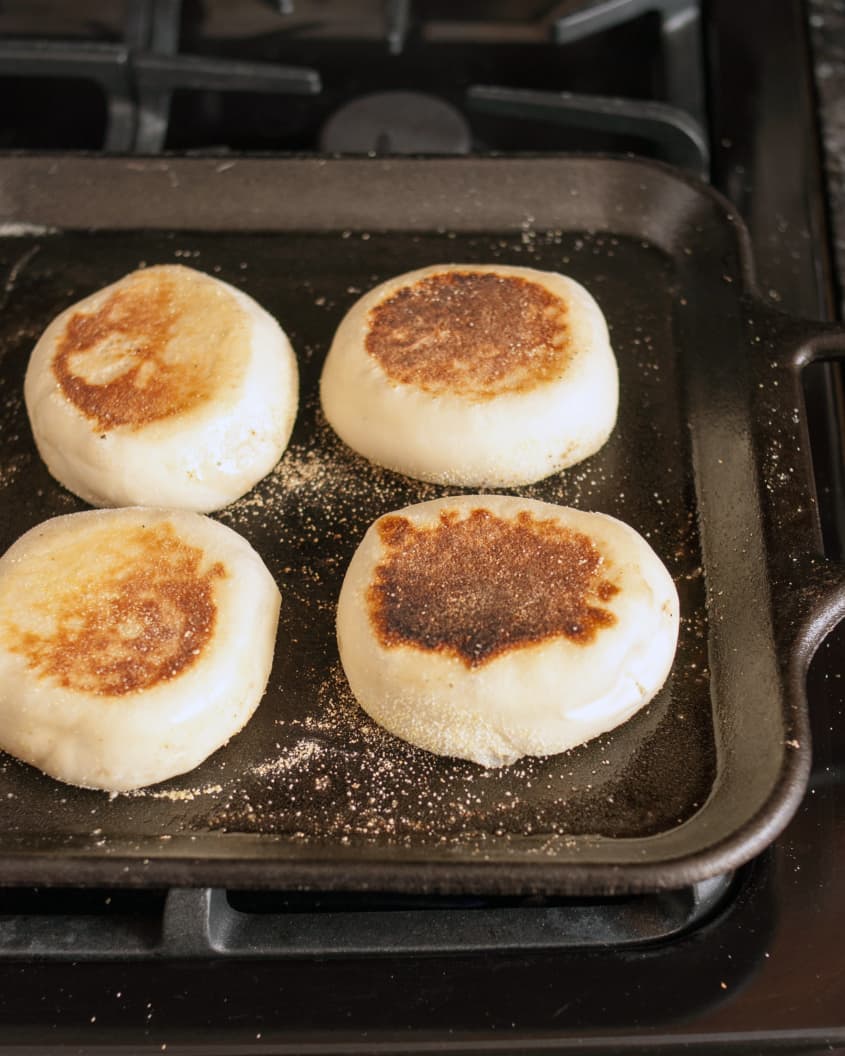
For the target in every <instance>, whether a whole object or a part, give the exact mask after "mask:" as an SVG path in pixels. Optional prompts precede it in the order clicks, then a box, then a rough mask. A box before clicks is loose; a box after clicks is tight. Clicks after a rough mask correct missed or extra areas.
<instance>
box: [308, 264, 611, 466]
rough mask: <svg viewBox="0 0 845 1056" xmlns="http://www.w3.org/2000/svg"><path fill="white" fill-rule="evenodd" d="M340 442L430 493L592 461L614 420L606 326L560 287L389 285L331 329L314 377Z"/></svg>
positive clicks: (436, 275)
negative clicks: (425, 484) (434, 487)
mask: <svg viewBox="0 0 845 1056" xmlns="http://www.w3.org/2000/svg"><path fill="white" fill-rule="evenodd" d="M320 392H321V399H322V405H323V410H324V413H325V415H326V418H327V419H328V421H329V423H330V424H331V426H332V427H333V428H334V430H335V431H336V432H337V434H338V435H339V436H340V438H341V439H342V440H343V441H344V442H345V443H346V444H348V445H349V447H351V448H353V449H354V450H355V451H357V452H358V453H359V454H361V455H363V456H365V457H366V458H368V459H370V460H371V461H372V462H375V463H376V464H378V465H381V466H386V467H387V468H388V469H392V470H395V471H396V472H399V473H404V474H406V475H407V476H410V477H415V478H417V479H420V480H425V481H430V482H433V483H439V484H449V485H463V486H470V487H512V486H518V485H521V484H530V483H532V482H534V481H537V480H540V479H542V478H544V477H547V476H549V475H550V474H552V473H556V472H557V471H558V470H561V469H564V468H565V467H566V466H570V465H573V464H574V463H575V462H579V461H580V460H581V459H584V458H586V457H587V456H588V455H591V454H593V453H594V452H595V451H597V450H598V449H599V448H600V447H601V446H602V445H603V444H604V442H605V441H606V440H607V438H608V436H609V435H610V433H611V431H612V429H613V426H614V424H615V421H616V412H617V407H618V401H619V395H618V377H617V369H616V360H615V358H614V355H613V352H612V350H611V347H610V340H609V337H608V330H607V325H606V323H605V319H604V316H603V314H602V312H601V309H600V308H599V307H598V305H597V304H596V302H595V300H594V299H593V297H592V296H591V295H590V294H589V293H588V292H587V290H585V289H584V287H583V286H581V285H580V284H579V283H577V282H575V281H574V280H573V279H570V278H567V277H566V276H564V275H558V274H555V273H552V272H547V271H537V270H535V269H532V268H519V267H512V266H507V265H501V264H497V265H481V264H449V265H437V266H434V267H429V268H423V269H421V270H419V271H412V272H409V273H408V274H406V275H400V276H398V277H397V278H394V279H390V280H389V281H388V282H385V283H382V285H380V286H377V287H376V288H375V289H373V290H371V291H370V292H369V293H367V294H366V295H365V296H364V297H362V298H361V299H360V300H358V301H357V302H356V303H355V304H354V305H353V307H352V308H351V309H350V310H349V312H348V313H347V315H346V316H345V317H344V319H343V320H342V322H341V324H340V326H339V327H338V329H337V332H336V334H335V337H334V341H333V342H332V345H331V348H330V350H329V354H328V357H327V359H326V362H325V365H324V368H323V373H322V379H321V389H320Z"/></svg>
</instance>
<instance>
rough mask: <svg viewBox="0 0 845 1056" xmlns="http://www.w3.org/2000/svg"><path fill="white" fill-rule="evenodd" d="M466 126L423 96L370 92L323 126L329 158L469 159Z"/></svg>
mask: <svg viewBox="0 0 845 1056" xmlns="http://www.w3.org/2000/svg"><path fill="white" fill-rule="evenodd" d="M471 146H472V136H471V133H470V130H469V125H468V124H467V122H466V119H465V118H464V117H463V115H462V114H461V113H460V112H459V111H458V110H457V109H456V108H455V107H454V106H452V104H451V103H447V102H446V101H445V100H444V99H440V98H438V97H437V96H435V95H427V94H424V93H423V92H374V93H373V94H372V95H362V96H359V98H357V99H353V100H352V102H351V103H347V104H346V105H345V106H342V107H341V108H340V109H339V110H336V111H335V112H334V114H332V116H331V117H330V118H329V120H328V121H327V122H326V123H325V125H324V126H323V129H322V131H321V133H320V150H321V151H325V152H327V153H329V154H370V153H373V154H468V153H469V151H470V149H471Z"/></svg>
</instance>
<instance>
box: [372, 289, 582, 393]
mask: <svg viewBox="0 0 845 1056" xmlns="http://www.w3.org/2000/svg"><path fill="white" fill-rule="evenodd" d="M568 314H569V306H568V304H567V302H566V300H565V298H564V297H562V296H559V295H558V294H555V293H553V292H552V291H551V290H549V289H548V288H547V287H546V286H544V285H543V284H542V283H540V282H538V281H534V280H532V279H529V278H525V277H523V276H516V275H509V274H500V273H498V272H496V271H495V270H485V271H473V270H471V269H460V270H459V269H456V268H451V269H449V270H445V271H443V272H440V273H436V274H433V275H431V274H430V275H427V276H425V277H422V278H418V279H417V280H416V281H413V282H410V283H408V284H407V285H405V286H403V287H401V288H400V289H398V290H395V291H394V292H392V293H390V294H389V295H388V296H387V297H386V298H385V299H384V300H383V301H381V302H380V303H379V304H377V305H376V306H375V307H373V308H372V309H371V310H370V312H369V316H368V329H367V333H366V337H365V347H366V350H367V352H368V354H369V355H370V356H371V357H372V358H373V359H374V360H376V361H377V362H378V363H379V365H380V366H381V368H382V369H383V370H384V372H385V373H386V374H387V376H388V377H389V378H390V379H391V380H393V381H395V382H399V383H402V384H407V385H415V386H417V387H419V388H421V389H423V390H424V391H426V392H429V393H432V394H442V393H452V394H455V395H461V396H465V397H470V398H472V399H477V400H484V399H492V398H493V397H495V396H501V395H505V394H508V393H517V392H525V391H528V390H530V389H532V388H535V387H536V386H538V385H541V384H544V383H546V382H548V381H550V380H552V379H554V378H557V377H559V376H560V375H561V374H562V373H563V372H564V371H565V369H566V366H567V364H568V362H569V360H570V358H571V355H572V345H571V335H570V331H569V326H568Z"/></svg>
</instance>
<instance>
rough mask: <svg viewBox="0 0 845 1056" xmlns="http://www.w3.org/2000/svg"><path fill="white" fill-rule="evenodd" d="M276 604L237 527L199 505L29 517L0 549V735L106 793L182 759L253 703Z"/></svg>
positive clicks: (46, 767)
mask: <svg viewBox="0 0 845 1056" xmlns="http://www.w3.org/2000/svg"><path fill="white" fill-rule="evenodd" d="M279 605H280V598H279V591H278V589H277V587H276V584H275V583H274V581H273V578H272V576H271V575H270V573H269V572H268V570H267V568H266V567H265V565H264V563H263V562H262V561H261V559H260V558H259V556H258V554H256V552H255V551H254V550H253V549H252V547H251V546H250V545H249V544H248V543H247V541H246V540H245V539H243V538H242V537H241V536H239V535H238V534H237V533H235V532H233V531H232V530H231V529H230V528H226V527H225V526H224V525H222V524H219V523H217V522H216V521H212V520H210V519H209V518H207V517H203V516H201V515H199V514H195V513H189V512H185V511H172V510H160V509H142V508H137V507H135V508H124V509H120V510H90V511H87V512H84V513H76V514H70V515H69V516H65V517H57V518H54V519H53V520H50V521H46V522H45V523H43V524H40V525H38V526H37V527H35V528H32V529H31V530H30V531H28V532H27V533H26V534H25V535H23V536H22V537H21V538H20V539H19V540H18V541H17V542H16V543H15V544H14V545H13V546H12V547H11V548H10V549H9V550H8V551H7V552H6V553H5V554H4V555H3V556H2V557H0V709H2V714H3V722H2V724H0V748H3V749H4V750H5V751H7V752H10V753H11V754H12V755H15V756H17V757H18V758H19V759H22V760H23V761H24V762H27V763H31V764H32V765H33V766H36V767H38V768H39V769H41V770H43V771H44V772H45V773H47V774H50V775H51V776H52V777H55V778H58V779H59V780H60V781H66V782H68V783H70V784H73V785H82V786H84V787H86V788H97V789H107V790H108V791H111V792H119V791H126V790H129V789H135V788H139V787H141V786H144V785H150V784H153V783H155V782H157V781H163V780H164V779H165V778H168V777H173V776H174V775H176V774H181V773H184V772H186V771H188V770H191V769H193V768H194V767H195V766H197V765H198V764H199V763H200V762H202V760H203V759H205V758H206V756H208V755H210V754H211V753H212V752H213V751H215V749H217V748H219V747H220V746H221V745H223V744H225V743H226V741H228V740H229V738H230V737H232V736H233V735H234V734H235V733H237V732H238V730H240V729H241V727H242V726H243V725H244V724H245V723H246V722H247V720H248V719H249V718H250V716H251V715H252V713H253V712H254V710H255V708H256V707H257V706H258V703H259V701H260V699H261V696H262V694H263V692H264V688H265V686H266V683H267V678H268V676H269V673H270V667H271V663H272V659H273V652H274V647H275V640H276V627H277V623H278V616H279Z"/></svg>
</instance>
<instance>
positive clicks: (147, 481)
mask: <svg viewBox="0 0 845 1056" xmlns="http://www.w3.org/2000/svg"><path fill="white" fill-rule="evenodd" d="M24 394H25V398H26V406H27V411H28V413H29V419H30V423H31V425H32V432H33V435H34V437H35V442H36V445H37V447H38V450H39V452H40V454H41V457H42V458H43V459H44V461H45V462H46V464H47V468H48V469H49V470H50V472H51V473H52V474H53V476H54V477H55V478H56V479H57V480H58V481H59V482H60V483H62V484H64V486H65V487H66V488H68V489H69V490H70V491H72V492H74V493H75V494H76V495H79V496H80V497H81V498H83V499H85V500H86V501H87V502H90V503H91V504H92V505H94V506H133V505H139V506H168V507H173V508H178V509H189V510H198V511H201V512H206V513H207V512H210V511H211V510H216V509H220V507H222V506H225V505H227V504H228V503H230V502H233V501H234V500H235V499H237V498H239V497H240V496H241V495H243V494H244V492H246V491H248V490H249V489H250V488H251V487H252V486H253V485H254V484H256V483H257V482H258V481H259V480H260V479H261V478H262V477H263V476H265V475H266V474H267V473H269V472H270V470H271V469H272V468H273V466H274V465H275V464H276V462H278V460H279V458H280V457H281V455H282V452H283V451H284V449H285V447H286V446H287V443H288V440H289V439H290V434H291V430H292V428H293V422H294V418H295V416H296V409H297V399H298V375H297V366H296V359H295V357H294V354H293V350H292V349H291V345H290V342H289V341H288V339H287V337H286V336H285V334H284V332H283V331H282V329H281V328H280V326H279V325H278V323H277V322H276V320H275V319H273V318H272V316H270V315H269V314H268V313H267V312H265V311H264V309H263V308H261V307H260V306H259V305H258V304H257V303H256V302H255V301H254V300H253V299H252V298H251V297H248V296H247V295H246V294H245V293H242V292H241V291H240V290H236V289H234V288H233V287H232V286H229V285H227V284H226V283H224V282H221V281H220V280H219V279H215V278H212V277H211V276H209V275H204V274H203V273H201V272H198V271H194V270H193V269H191V268H185V267H182V266H180V265H160V266H157V267H151V268H145V269H143V270H142V271H135V272H132V274H130V275H127V276H125V278H123V279H121V280H120V281H119V282H116V283H114V284H113V285H112V286H107V287H106V288H105V289H103V290H100V291H98V292H97V293H94V294H92V295H91V296H90V297H86V298H85V300H83V301H80V302H79V303H78V304H75V305H73V306H72V307H70V308H68V309H67V310H66V311H64V312H62V313H61V315H59V316H58V317H57V318H56V319H55V320H54V321H53V322H52V323H51V324H50V325H49V326H48V327H47V329H46V330H45V332H44V334H43V335H42V336H41V338H40V340H39V341H38V344H37V345H36V346H35V349H34V351H33V353H32V356H31V359H30V362H29V367H28V369H27V374H26V381H25V384H24Z"/></svg>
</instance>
